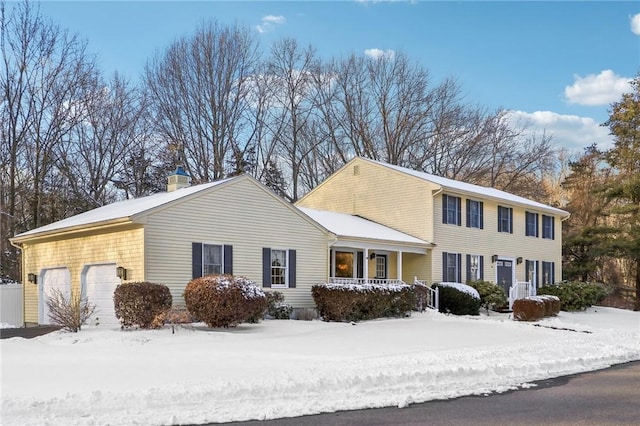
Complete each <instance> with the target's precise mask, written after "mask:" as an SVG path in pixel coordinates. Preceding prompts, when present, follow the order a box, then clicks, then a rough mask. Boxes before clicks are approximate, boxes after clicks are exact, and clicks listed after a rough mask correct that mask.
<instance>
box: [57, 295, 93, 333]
mask: <svg viewBox="0 0 640 426" xmlns="http://www.w3.org/2000/svg"><path fill="white" fill-rule="evenodd" d="M45 303H46V304H47V308H49V319H50V320H51V322H52V323H54V324H56V325H59V326H61V327H62V328H63V329H65V330H68V331H71V332H74V333H77V332H78V331H80V329H81V328H82V326H83V325H84V324H85V323H86V322H87V321H88V320H89V318H91V315H93V311H94V310H95V308H96V306H95V305H94V304H93V303H90V302H89V300H87V298H83V297H81V296H80V295H78V293H77V292H73V293H72V294H71V296H70V297H69V298H67V297H66V296H65V295H64V294H63V293H62V292H61V291H60V290H58V289H57V288H54V289H52V290H51V292H50V293H49V295H48V296H46V299H45Z"/></svg>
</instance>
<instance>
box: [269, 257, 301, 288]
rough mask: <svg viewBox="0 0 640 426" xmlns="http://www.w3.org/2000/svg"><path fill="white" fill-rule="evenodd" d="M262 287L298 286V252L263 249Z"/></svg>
mask: <svg viewBox="0 0 640 426" xmlns="http://www.w3.org/2000/svg"><path fill="white" fill-rule="evenodd" d="M262 286H263V287H280V288H294V287H295V286H296V251H295V250H291V249H289V250H287V249H276V248H269V247H264V248H263V249H262Z"/></svg>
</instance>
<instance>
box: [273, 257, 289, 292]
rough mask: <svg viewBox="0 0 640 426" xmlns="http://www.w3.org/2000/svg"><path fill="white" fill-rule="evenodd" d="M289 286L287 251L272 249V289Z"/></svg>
mask: <svg viewBox="0 0 640 426" xmlns="http://www.w3.org/2000/svg"><path fill="white" fill-rule="evenodd" d="M286 286H287V251H286V250H277V249H271V287H286Z"/></svg>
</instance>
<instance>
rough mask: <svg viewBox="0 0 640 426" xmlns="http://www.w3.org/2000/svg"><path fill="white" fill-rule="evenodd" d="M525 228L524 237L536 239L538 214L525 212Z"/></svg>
mask: <svg viewBox="0 0 640 426" xmlns="http://www.w3.org/2000/svg"><path fill="white" fill-rule="evenodd" d="M525 217H526V227H525V235H526V236H527V237H537V236H538V213H531V212H526V213H525Z"/></svg>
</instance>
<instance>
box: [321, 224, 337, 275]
mask: <svg viewBox="0 0 640 426" xmlns="http://www.w3.org/2000/svg"><path fill="white" fill-rule="evenodd" d="M329 234H330V235H332V237H331V238H330V239H329V241H327V256H328V257H327V269H326V270H325V271H326V274H327V275H326V277H325V280H324V281H325V282H327V283H328V282H329V277H331V271H330V270H329V268H330V267H331V252H330V250H331V247H333V245H334V244H335V243H337V242H338V237H337V236H336V234H332V233H329Z"/></svg>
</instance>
